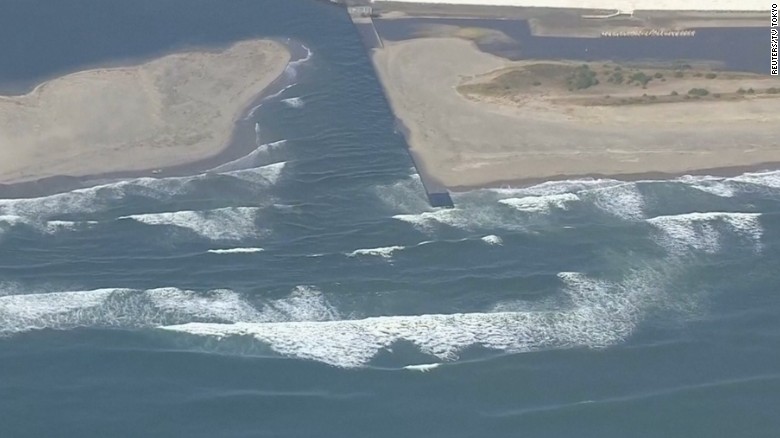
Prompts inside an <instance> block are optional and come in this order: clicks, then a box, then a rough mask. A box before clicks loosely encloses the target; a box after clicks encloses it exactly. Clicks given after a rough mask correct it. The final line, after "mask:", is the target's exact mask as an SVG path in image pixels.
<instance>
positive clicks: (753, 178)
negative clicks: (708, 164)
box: [727, 171, 780, 189]
mask: <svg viewBox="0 0 780 438" xmlns="http://www.w3.org/2000/svg"><path fill="white" fill-rule="evenodd" d="M727 181H733V182H737V183H743V184H752V185H757V186H763V187H768V188H773V189H780V171H771V172H748V173H745V174H742V175H740V176H737V177H734V178H728V179H727Z"/></svg>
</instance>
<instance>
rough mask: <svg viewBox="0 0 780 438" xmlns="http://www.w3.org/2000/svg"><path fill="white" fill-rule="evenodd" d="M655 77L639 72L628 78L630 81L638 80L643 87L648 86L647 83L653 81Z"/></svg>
mask: <svg viewBox="0 0 780 438" xmlns="http://www.w3.org/2000/svg"><path fill="white" fill-rule="evenodd" d="M652 80H653V78H652V77H651V76H648V75H646V74H645V73H644V72H641V71H640V72H637V73H634V74H632V75H631V77H630V78H629V80H628V83H629V84H630V83H632V82H636V83H638V84H641V85H642V86H643V87H646V86H647V83H648V82H650V81H652Z"/></svg>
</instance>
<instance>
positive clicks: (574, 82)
mask: <svg viewBox="0 0 780 438" xmlns="http://www.w3.org/2000/svg"><path fill="white" fill-rule="evenodd" d="M566 83H567V84H568V86H569V89H570V90H583V89H585V88H590V87H592V86H594V85H598V84H599V80H598V79H596V72H594V71H593V70H591V69H590V67H588V65H587V64H582V65H581V66H579V67H577V68H576V69H574V73H572V74H571V75H570V76H569V77H568V78H567V79H566Z"/></svg>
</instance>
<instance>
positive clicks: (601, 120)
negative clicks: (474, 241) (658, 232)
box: [373, 38, 780, 189]
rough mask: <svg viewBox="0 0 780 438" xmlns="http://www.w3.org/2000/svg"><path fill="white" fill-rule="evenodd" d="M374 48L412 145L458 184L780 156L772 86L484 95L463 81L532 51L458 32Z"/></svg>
mask: <svg viewBox="0 0 780 438" xmlns="http://www.w3.org/2000/svg"><path fill="white" fill-rule="evenodd" d="M373 57H374V58H373V59H374V63H375V65H376V67H377V71H378V73H379V76H380V79H381V81H382V83H383V86H384V87H385V89H386V93H387V95H388V97H389V100H390V103H391V106H392V107H393V110H394V112H395V113H396V115H397V116H398V117H399V118H400V119H401V120H402V121H403V123H404V124H405V125H406V127H407V128H408V130H409V132H408V137H409V138H408V142H409V144H410V148H411V149H412V152H413V153H414V154H415V156H417V157H418V158H419V159H420V160H421V161H422V163H423V166H424V168H425V171H426V172H429V173H430V174H431V175H432V176H433V177H435V178H436V179H438V180H440V181H441V182H442V183H443V184H444V185H445V186H447V187H448V188H451V189H453V188H462V187H478V186H491V185H498V184H501V183H506V182H514V181H539V180H545V179H560V178H568V177H580V176H590V175H610V176H615V177H621V176H637V175H650V174H685V173H694V172H696V171H697V170H701V169H723V168H740V169H744V168H746V167H750V166H755V165H758V164H760V163H771V162H780V148H778V147H777V144H776V138H777V126H778V123H779V122H780V99H778V98H773V97H771V96H751V97H744V96H738V97H740V99H736V98H735V99H734V100H722V101H721V100H718V99H709V100H708V101H706V102H704V101H697V100H698V99H691V100H690V101H678V102H671V103H652V104H636V105H631V104H626V105H588V104H584V103H583V102H580V101H576V99H575V100H572V99H570V98H568V97H570V96H569V95H567V93H566V90H563V91H556V90H554V89H550V90H543V91H540V92H535V93H529V94H528V95H521V96H513V97H512V98H505V97H496V96H492V97H491V96H480V95H478V94H474V93H472V94H469V93H464V92H463V87H462V86H463V85H464V84H475V83H484V82H485V81H489V80H491V79H494V78H495V77H496V76H497V75H498V74H500V73H501V72H505V71H507V70H508V69H509V70H511V69H516V68H522V67H523V66H524V64H523V62H510V61H507V60H506V59H504V58H500V57H497V56H494V55H491V54H487V53H483V52H481V51H480V50H478V49H477V47H476V46H475V45H474V44H473V43H472V42H471V41H467V40H464V39H459V38H421V39H414V40H408V41H403V42H398V43H386V45H385V48H384V49H381V50H376V51H375V52H374V55H373ZM691 80H693V79H691ZM696 80H700V79H699V78H696ZM702 80H703V79H702ZM715 82H716V81H712V82H710V83H708V84H712V83H715ZM719 83H720V84H721V85H720V86H722V87H735V88H734V90H731V91H732V94H735V93H733V92H734V91H736V85H735V84H737V83H738V84H740V86H742V85H744V86H746V87H747V86H755V87H760V86H765V85H766V84H774V85H775V86H780V83H778V81H777V80H774V81H773V80H772V79H770V78H769V77H761V76H758V75H754V77H747V78H742V79H740V80H739V81H736V82H733V83H726V85H723V83H722V82H719ZM684 84H685V83H683V85H684ZM674 86H681V85H680V84H676V85H672V82H671V81H670V82H661V81H660V80H656V81H653V82H651V83H649V84H648V85H647V90H640V91H639V92H640V93H642V92H646V93H650V94H658V95H669V94H670V93H671V91H674V90H673V89H672V87H674ZM459 87H460V91H459ZM686 91H688V88H682V89H680V93H686ZM713 91H715V90H713ZM633 93H634V95H636V93H637V91H633ZM591 97H593V96H591ZM611 97H612V98H613V99H614V98H620V96H618V95H615V96H611ZM708 97H711V96H708ZM717 97H720V95H717ZM743 97H744V98H743ZM583 98H588V95H587V93H584V97H583ZM724 99H725V97H724Z"/></svg>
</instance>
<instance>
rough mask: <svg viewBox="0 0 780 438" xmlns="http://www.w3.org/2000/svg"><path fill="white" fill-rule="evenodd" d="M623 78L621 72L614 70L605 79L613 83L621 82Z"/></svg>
mask: <svg viewBox="0 0 780 438" xmlns="http://www.w3.org/2000/svg"><path fill="white" fill-rule="evenodd" d="M624 79H625V78H624V77H623V73H622V72H619V71H616V72H614V73H612V75H611V76H610V77H609V79H607V82H611V83H613V84H622V83H623V80H624Z"/></svg>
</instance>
